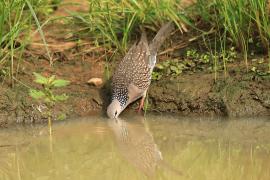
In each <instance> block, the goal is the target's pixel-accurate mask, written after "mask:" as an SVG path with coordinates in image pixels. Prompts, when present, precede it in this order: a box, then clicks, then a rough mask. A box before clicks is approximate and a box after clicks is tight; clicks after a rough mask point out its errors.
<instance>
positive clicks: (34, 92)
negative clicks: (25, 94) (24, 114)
mask: <svg viewBox="0 0 270 180" xmlns="http://www.w3.org/2000/svg"><path fill="white" fill-rule="evenodd" d="M29 95H30V96H31V97H32V98H34V99H41V98H43V97H45V94H44V92H42V91H39V90H35V89H30V91H29Z"/></svg>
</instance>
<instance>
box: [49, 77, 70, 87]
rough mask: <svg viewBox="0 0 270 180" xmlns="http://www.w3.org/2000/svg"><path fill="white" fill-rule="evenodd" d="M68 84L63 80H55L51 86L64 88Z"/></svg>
mask: <svg viewBox="0 0 270 180" xmlns="http://www.w3.org/2000/svg"><path fill="white" fill-rule="evenodd" d="M69 83H70V81H67V80H64V79H56V80H54V81H53V82H52V85H53V86H54V87H65V86H67V85H68V84H69Z"/></svg>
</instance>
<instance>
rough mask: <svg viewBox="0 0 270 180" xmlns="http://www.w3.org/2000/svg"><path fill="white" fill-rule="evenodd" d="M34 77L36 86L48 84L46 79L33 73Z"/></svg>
mask: <svg viewBox="0 0 270 180" xmlns="http://www.w3.org/2000/svg"><path fill="white" fill-rule="evenodd" d="M33 74H34V76H35V80H34V81H35V82H36V83H38V84H47V83H48V78H46V77H44V76H42V75H41V74H39V73H36V72H34V73H33Z"/></svg>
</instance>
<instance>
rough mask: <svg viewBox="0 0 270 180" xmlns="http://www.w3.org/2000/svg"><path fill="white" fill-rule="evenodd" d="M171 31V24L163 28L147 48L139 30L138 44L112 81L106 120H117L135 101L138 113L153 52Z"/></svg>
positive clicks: (142, 101) (147, 85)
mask: <svg viewBox="0 0 270 180" xmlns="http://www.w3.org/2000/svg"><path fill="white" fill-rule="evenodd" d="M173 29H174V26H173V24H172V22H169V23H166V24H165V25H163V26H162V27H161V29H160V30H159V31H158V33H157V34H156V36H155V37H154V39H153V40H152V42H151V43H150V44H149V45H148V41H147V37H146V33H145V32H144V30H143V31H142V36H141V40H140V41H139V42H138V43H135V44H134V45H133V46H132V47H131V48H130V49H129V51H128V53H127V54H126V56H125V57H124V58H123V59H122V61H121V62H120V63H119V65H118V67H117V69H116V71H115V73H114V75H113V77H112V101H111V104H110V105H109V106H108V108H107V115H108V117H109V118H117V117H118V116H119V114H120V113H121V112H122V111H123V110H124V109H125V108H126V107H127V106H128V105H129V104H130V103H132V102H134V101H136V100H137V99H139V98H142V99H141V102H140V105H139V110H140V109H141V108H142V107H143V104H144V99H145V96H146V92H147V90H148V87H149V85H150V83H151V74H152V71H153V68H154V66H155V63H156V56H157V51H158V49H159V48H160V46H161V45H162V44H163V42H164V40H165V39H166V38H167V37H168V36H169V35H170V33H171V32H172V30H173Z"/></svg>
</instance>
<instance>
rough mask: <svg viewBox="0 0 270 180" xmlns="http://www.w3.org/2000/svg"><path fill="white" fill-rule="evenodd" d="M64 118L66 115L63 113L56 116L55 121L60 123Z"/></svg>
mask: <svg viewBox="0 0 270 180" xmlns="http://www.w3.org/2000/svg"><path fill="white" fill-rule="evenodd" d="M66 118H67V116H66V114H65V113H61V114H59V115H58V117H57V120H59V121H62V120H64V119H66Z"/></svg>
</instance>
